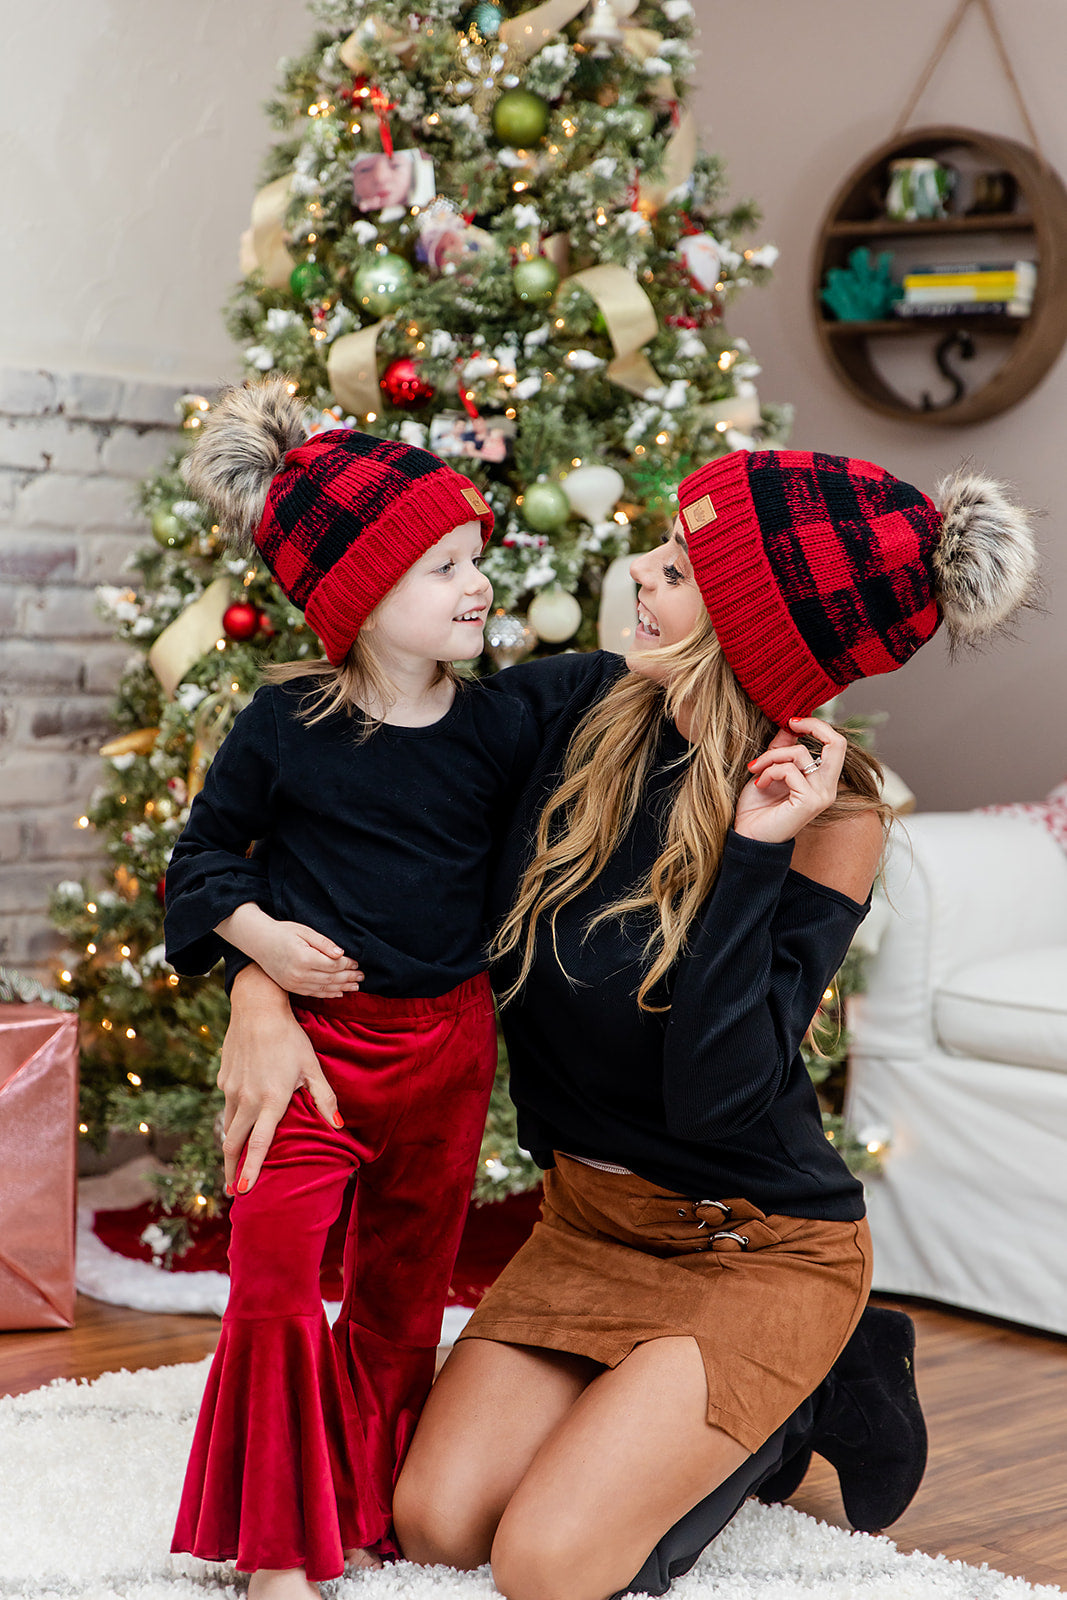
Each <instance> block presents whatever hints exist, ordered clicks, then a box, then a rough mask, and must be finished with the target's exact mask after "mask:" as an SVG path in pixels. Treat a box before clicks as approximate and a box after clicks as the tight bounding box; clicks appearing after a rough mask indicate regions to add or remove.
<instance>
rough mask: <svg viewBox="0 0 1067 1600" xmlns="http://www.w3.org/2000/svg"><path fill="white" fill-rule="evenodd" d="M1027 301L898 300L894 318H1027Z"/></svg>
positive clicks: (1028, 304) (1030, 307)
mask: <svg viewBox="0 0 1067 1600" xmlns="http://www.w3.org/2000/svg"><path fill="white" fill-rule="evenodd" d="M1032 309H1033V306H1032V304H1031V302H1030V301H1029V300H1003V299H1002V300H952V299H948V300H945V299H941V300H898V301H897V302H896V303H895V305H894V306H893V315H894V316H896V317H907V318H911V317H990V316H993V317H996V316H999V317H1028V316H1029V315H1030V312H1031V311H1032Z"/></svg>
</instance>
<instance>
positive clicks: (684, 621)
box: [627, 517, 705, 678]
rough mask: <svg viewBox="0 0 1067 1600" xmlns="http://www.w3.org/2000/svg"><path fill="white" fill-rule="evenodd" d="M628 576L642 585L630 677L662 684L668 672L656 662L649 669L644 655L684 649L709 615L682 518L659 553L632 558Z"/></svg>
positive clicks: (638, 596)
mask: <svg viewBox="0 0 1067 1600" xmlns="http://www.w3.org/2000/svg"><path fill="white" fill-rule="evenodd" d="M630 576H631V577H632V578H633V580H634V582H635V583H636V584H637V585H638V593H637V631H636V633H635V635H634V644H633V649H632V650H631V651H630V653H629V655H628V657H627V661H628V664H629V667H630V670H631V672H644V673H646V675H647V676H648V677H652V678H658V677H660V676H662V673H663V670H664V669H663V667H662V665H661V664H660V663H658V662H653V661H649V662H648V663H647V665H645V664H643V663H642V659H641V658H642V655H643V654H644V653H645V652H651V651H654V650H662V649H663V648H664V647H665V646H666V645H671V644H680V643H681V641H682V640H683V639H685V638H688V636H689V634H691V633H692V631H693V629H694V628H695V627H696V625H697V623H698V622H699V621H700V618H701V617H702V616H703V615H704V614H705V612H704V601H703V599H702V598H701V594H700V590H699V589H698V588H697V585H696V580H695V578H694V577H693V568H692V564H691V562H690V560H689V551H688V549H687V548H686V542H685V533H684V531H683V528H682V522H681V518H680V517H676V518H675V519H674V525H673V527H672V528H671V531H670V533H668V534H666V535H665V537H664V540H663V543H662V544H661V545H660V546H659V548H658V549H656V550H646V551H645V552H644V554H643V555H639V556H635V557H634V559H633V560H632V561H631V562H630Z"/></svg>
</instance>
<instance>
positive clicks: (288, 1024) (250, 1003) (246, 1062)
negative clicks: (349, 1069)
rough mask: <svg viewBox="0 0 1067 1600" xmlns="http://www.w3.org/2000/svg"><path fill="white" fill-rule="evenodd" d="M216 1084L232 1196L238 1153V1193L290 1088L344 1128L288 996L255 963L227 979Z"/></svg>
mask: <svg viewBox="0 0 1067 1600" xmlns="http://www.w3.org/2000/svg"><path fill="white" fill-rule="evenodd" d="M218 1085H219V1088H220V1089H221V1090H222V1091H223V1092H224V1094H225V1096H226V1110H225V1112H224V1114H223V1124H222V1125H223V1131H224V1134H225V1137H224V1139H223V1142H222V1154H223V1158H224V1160H225V1163H226V1192H227V1194H232V1193H233V1183H234V1179H235V1177H236V1175H237V1165H238V1162H239V1161H240V1159H241V1152H242V1151H246V1153H245V1161H244V1167H243V1168H242V1171H241V1181H240V1184H239V1185H238V1191H239V1193H241V1194H244V1193H245V1192H246V1190H248V1189H250V1188H251V1187H252V1185H253V1184H254V1183H255V1181H256V1179H257V1178H258V1177H259V1169H260V1167H261V1166H262V1165H263V1158H264V1157H265V1156H266V1154H267V1151H268V1150H269V1149H270V1147H271V1141H272V1140H273V1138H274V1130H275V1128H276V1127H277V1126H278V1123H279V1122H280V1121H281V1119H282V1117H283V1116H284V1115H285V1111H286V1108H287V1107H288V1105H289V1102H290V1100H291V1099H292V1097H293V1095H294V1094H295V1093H296V1091H297V1089H306V1090H307V1091H308V1093H309V1094H310V1096H311V1098H312V1100H313V1101H314V1103H315V1106H316V1108H317V1110H318V1112H319V1115H320V1116H321V1117H322V1120H323V1121H324V1122H325V1123H328V1124H329V1126H330V1127H332V1128H340V1127H343V1126H344V1123H343V1121H342V1119H341V1117H340V1115H339V1113H338V1110H337V1100H336V1097H335V1095H334V1092H333V1090H332V1089H331V1088H330V1085H329V1083H328V1082H327V1081H326V1075H325V1073H324V1072H323V1070H322V1068H321V1066H320V1065H319V1058H318V1056H317V1055H316V1054H315V1052H314V1050H313V1049H312V1048H311V1041H310V1040H309V1038H308V1036H307V1034H306V1033H305V1032H304V1030H303V1028H302V1027H301V1026H300V1024H299V1023H298V1022H297V1020H296V1018H295V1017H294V1016H293V1013H292V1012H291V1011H290V1009H289V997H288V995H287V994H286V993H285V992H284V990H282V989H280V988H279V987H278V985H277V984H276V983H274V982H273V981H272V980H271V979H270V978H268V977H267V975H266V973H265V972H261V971H260V970H259V968H258V967H245V968H244V969H243V970H242V971H241V972H239V973H238V974H237V977H236V979H235V980H234V985H233V992H232V994H231V996H230V1025H229V1027H228V1028H227V1030H226V1037H225V1039H224V1040H223V1042H222V1065H221V1067H220V1068H219V1076H218ZM246 1147H247V1149H246Z"/></svg>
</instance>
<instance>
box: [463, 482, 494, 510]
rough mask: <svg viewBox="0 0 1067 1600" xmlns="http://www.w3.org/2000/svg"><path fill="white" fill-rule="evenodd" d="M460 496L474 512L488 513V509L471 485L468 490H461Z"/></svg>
mask: <svg viewBox="0 0 1067 1600" xmlns="http://www.w3.org/2000/svg"><path fill="white" fill-rule="evenodd" d="M460 494H461V495H462V496H463V498H464V500H466V502H467V504H468V505H469V506H473V507H474V510H475V511H477V512H479V513H480V512H483V511H488V509H489V507H488V506H487V505H486V503H485V501H484V500H483V499H482V497H481V495H480V494H479V493H478V491H477V489H475V488H474V487H473V485H472V487H471V488H469V489H461V490H460Z"/></svg>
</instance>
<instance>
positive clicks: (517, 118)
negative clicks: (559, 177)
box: [493, 89, 548, 150]
mask: <svg viewBox="0 0 1067 1600" xmlns="http://www.w3.org/2000/svg"><path fill="white" fill-rule="evenodd" d="M547 129H548V102H547V100H542V99H541V96H540V95H539V94H531V92H530V90H529V89H507V90H505V92H504V93H503V94H502V95H501V96H500V99H499V100H498V101H497V103H496V105H495V106H494V107H493V132H494V133H495V134H496V136H497V138H498V139H499V140H500V142H501V144H510V145H512V146H514V147H515V148H517V149H520V150H521V149H522V148H523V147H524V146H526V145H531V144H537V143H538V142H539V140H541V139H543V138H544V136H545V133H546V131H547Z"/></svg>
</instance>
